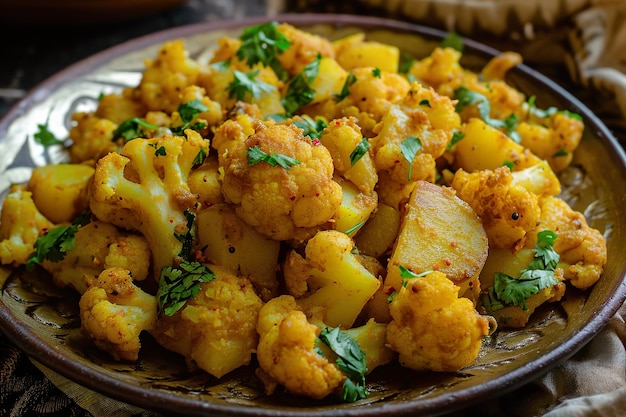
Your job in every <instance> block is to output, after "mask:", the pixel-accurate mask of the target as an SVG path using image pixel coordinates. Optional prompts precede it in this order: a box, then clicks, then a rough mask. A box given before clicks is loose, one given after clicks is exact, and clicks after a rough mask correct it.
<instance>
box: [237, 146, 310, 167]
mask: <svg viewBox="0 0 626 417" xmlns="http://www.w3.org/2000/svg"><path fill="white" fill-rule="evenodd" d="M246 154H247V155H248V165H254V164H258V163H259V162H265V163H267V164H270V165H271V166H273V167H275V166H276V165H279V166H281V167H282V168H285V169H289V168H291V167H292V166H293V165H298V164H299V163H300V161H298V160H297V159H295V158H292V157H290V156H287V155H283V154H280V153H273V154H267V153H265V152H264V151H263V150H262V149H261V148H259V147H258V146H254V147H252V148H249V149H248V151H247V153H246Z"/></svg>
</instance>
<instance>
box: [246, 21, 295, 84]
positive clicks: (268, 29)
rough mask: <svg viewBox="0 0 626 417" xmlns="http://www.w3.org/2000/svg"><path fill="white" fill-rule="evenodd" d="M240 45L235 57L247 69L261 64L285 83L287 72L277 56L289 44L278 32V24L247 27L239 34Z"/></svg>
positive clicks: (271, 23) (269, 23)
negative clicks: (243, 62) (243, 63)
mask: <svg viewBox="0 0 626 417" xmlns="http://www.w3.org/2000/svg"><path fill="white" fill-rule="evenodd" d="M240 39H241V45H240V46H239V49H237V52H236V55H237V58H239V59H240V60H242V61H245V62H246V64H247V65H248V66H249V67H253V66H254V65H256V64H258V63H261V64H263V66H265V67H268V66H269V67H270V68H272V69H273V70H274V72H275V73H276V75H278V77H279V78H280V79H281V80H283V81H285V80H286V79H287V77H288V73H287V71H285V69H284V68H283V67H282V65H281V64H280V61H278V55H280V54H282V53H283V52H285V51H286V50H287V49H288V48H289V47H290V46H291V42H289V40H288V39H287V37H286V36H285V35H283V33H282V32H280V31H279V30H278V22H268V23H263V24H259V25H255V26H251V27H248V28H246V29H244V30H243V32H242V34H241V37H240Z"/></svg>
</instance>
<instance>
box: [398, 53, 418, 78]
mask: <svg viewBox="0 0 626 417" xmlns="http://www.w3.org/2000/svg"><path fill="white" fill-rule="evenodd" d="M413 63H415V59H414V58H413V57H412V56H411V55H409V54H407V53H403V54H402V55H401V56H400V65H399V67H398V72H399V73H400V74H408V72H409V71H410V70H411V67H412V66H413Z"/></svg>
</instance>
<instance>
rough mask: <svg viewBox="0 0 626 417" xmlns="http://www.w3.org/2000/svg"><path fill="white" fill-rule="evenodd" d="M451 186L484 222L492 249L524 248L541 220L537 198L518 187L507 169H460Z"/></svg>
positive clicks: (503, 167)
mask: <svg viewBox="0 0 626 417" xmlns="http://www.w3.org/2000/svg"><path fill="white" fill-rule="evenodd" d="M451 186H452V188H454V189H455V190H456V192H457V196H458V197H459V198H461V199H462V200H464V201H466V202H467V203H468V204H469V205H470V207H472V209H473V210H474V211H475V212H476V214H477V215H478V217H480V218H481V220H482V221H483V226H484V227H485V232H486V233H487V238H488V239H489V246H490V247H491V246H493V247H496V248H509V249H513V248H517V249H519V248H520V247H523V246H524V244H525V243H526V240H527V237H528V234H529V232H531V231H533V230H534V229H535V227H536V225H537V222H538V221H539V216H540V215H541V209H540V208H539V203H538V198H537V196H536V195H535V194H534V193H531V192H529V191H527V190H526V188H524V187H523V186H522V185H517V184H515V183H514V181H513V175H512V174H511V171H510V169H509V168H508V167H506V166H502V167H499V168H496V169H495V170H493V171H491V170H483V171H477V172H473V173H468V172H465V171H464V170H463V169H459V170H458V171H456V173H455V174H454V178H453V179H452V184H451Z"/></svg>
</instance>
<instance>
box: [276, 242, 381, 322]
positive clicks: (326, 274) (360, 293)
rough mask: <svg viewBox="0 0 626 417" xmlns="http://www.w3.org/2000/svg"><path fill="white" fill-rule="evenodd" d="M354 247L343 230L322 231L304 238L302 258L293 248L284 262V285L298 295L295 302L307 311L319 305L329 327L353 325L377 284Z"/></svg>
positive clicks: (317, 307) (378, 282)
mask: <svg viewBox="0 0 626 417" xmlns="http://www.w3.org/2000/svg"><path fill="white" fill-rule="evenodd" d="M353 248H354V242H353V241H352V239H351V238H350V237H349V236H348V235H346V234H345V233H341V232H338V231H335V230H326V231H321V232H318V233H317V234H316V235H315V236H313V237H312V238H311V239H310V240H309V241H308V242H307V245H306V248H305V257H304V258H303V257H302V256H301V255H299V254H298V253H297V252H296V251H294V250H292V251H291V252H290V253H289V254H288V255H287V259H286V260H285V264H284V266H283V271H284V276H285V285H286V286H287V289H288V290H289V291H290V293H291V294H293V295H296V296H297V297H299V298H298V300H297V302H298V305H300V306H301V307H302V308H303V310H305V311H306V312H307V314H308V313H309V312H311V311H312V310H315V309H319V308H322V309H323V319H322V320H323V322H324V323H326V324H328V325H329V326H332V327H342V328H344V329H347V328H350V327H352V325H353V323H354V321H355V320H356V318H357V316H358V315H359V313H361V310H362V309H363V307H364V306H365V304H366V303H367V302H368V301H369V299H370V298H371V297H372V296H373V295H374V293H375V292H376V290H378V287H379V286H380V281H379V280H378V278H377V277H376V276H374V275H373V274H372V273H371V272H370V271H368V270H367V268H365V266H363V264H362V263H361V262H360V261H359V259H358V258H357V255H355V254H353V253H352V249H353ZM303 290H304V291H303Z"/></svg>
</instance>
